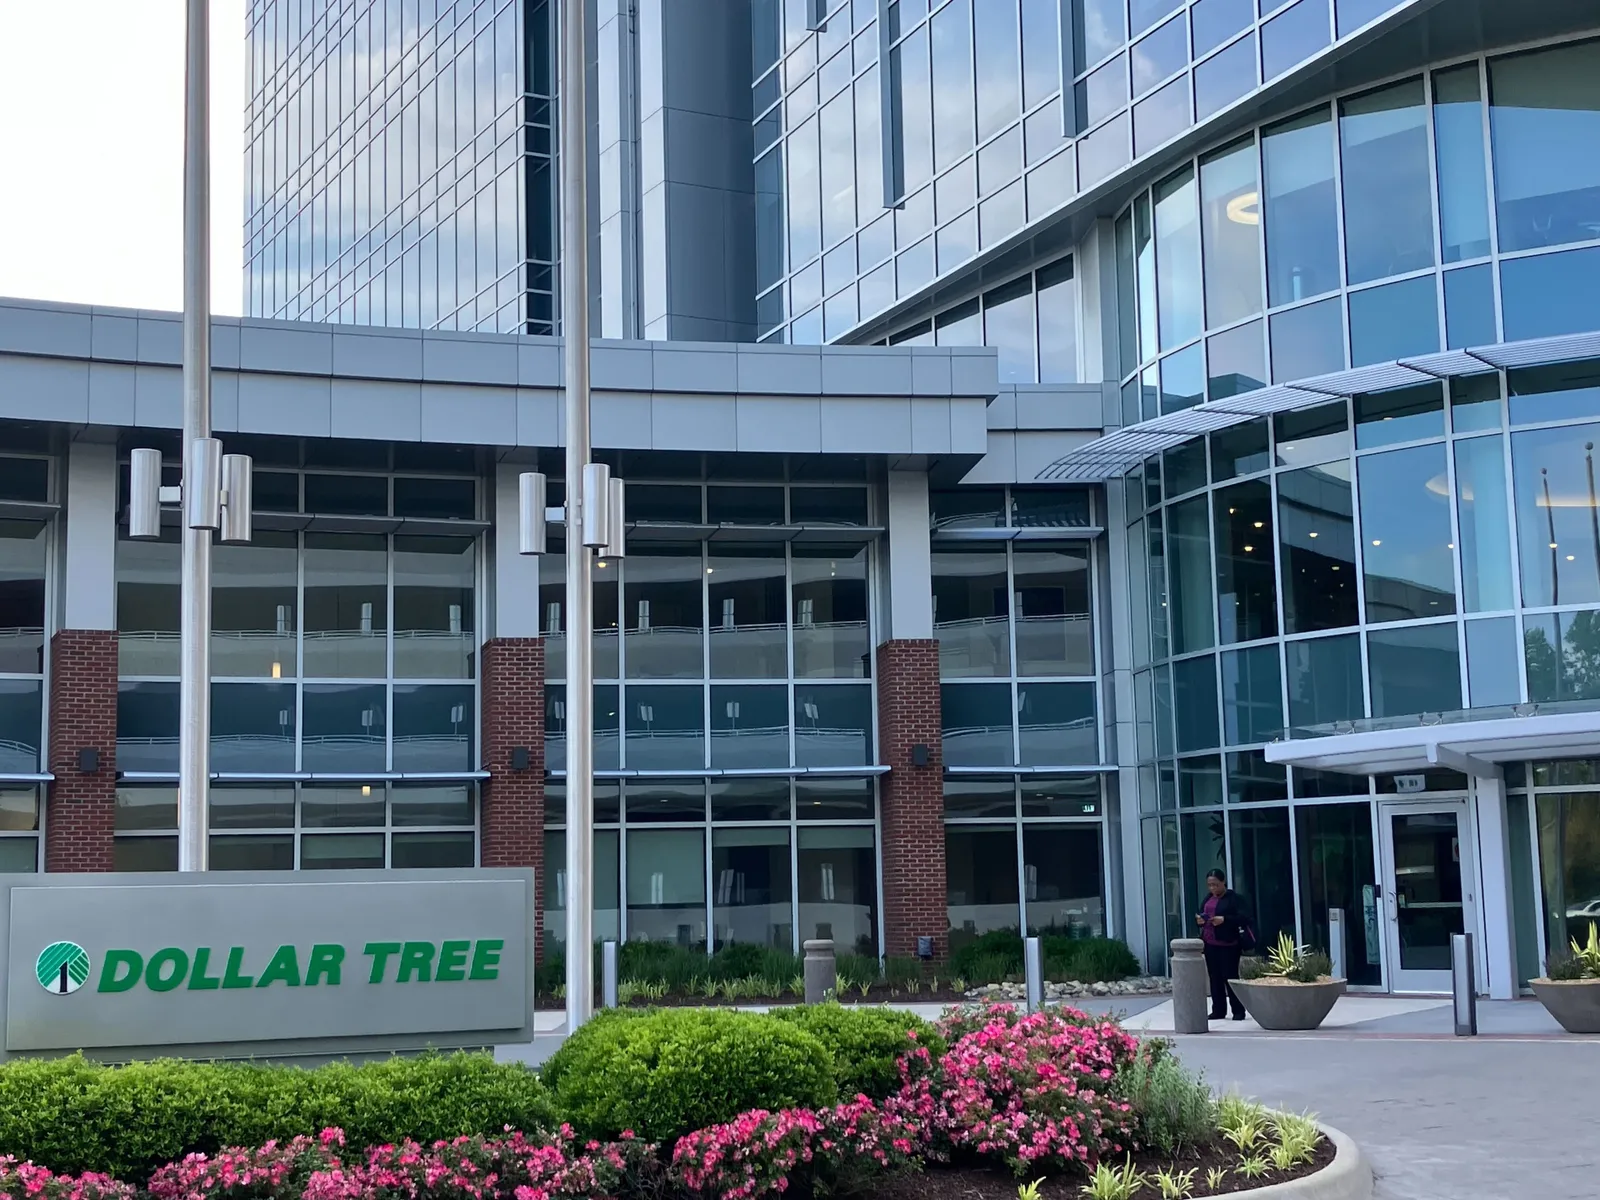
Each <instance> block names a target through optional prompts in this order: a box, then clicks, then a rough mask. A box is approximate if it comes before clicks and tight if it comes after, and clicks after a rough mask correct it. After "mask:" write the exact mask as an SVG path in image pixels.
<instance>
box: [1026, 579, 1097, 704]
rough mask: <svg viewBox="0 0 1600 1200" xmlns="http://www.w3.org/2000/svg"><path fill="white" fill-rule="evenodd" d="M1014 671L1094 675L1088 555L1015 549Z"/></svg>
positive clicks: (1038, 673)
mask: <svg viewBox="0 0 1600 1200" xmlns="http://www.w3.org/2000/svg"><path fill="white" fill-rule="evenodd" d="M1012 569H1013V572H1014V581H1015V582H1014V587H1015V592H1016V626H1017V630H1016V637H1017V674H1019V675H1093V674H1094V626H1093V618H1092V614H1091V611H1090V603H1089V556H1088V554H1087V552H1085V551H1082V550H1021V549H1019V550H1017V551H1016V555H1015V560H1014V562H1013V565H1012Z"/></svg>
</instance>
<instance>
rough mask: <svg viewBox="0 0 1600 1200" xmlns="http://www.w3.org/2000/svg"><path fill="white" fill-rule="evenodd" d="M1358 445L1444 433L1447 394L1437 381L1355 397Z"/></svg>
mask: <svg viewBox="0 0 1600 1200" xmlns="http://www.w3.org/2000/svg"><path fill="white" fill-rule="evenodd" d="M1352 403H1353V406H1354V409H1355V418H1356V449H1358V450H1370V449H1374V448H1376V447H1379V446H1392V445H1395V444H1396V443H1399V442H1417V441H1421V440H1423V439H1424V438H1436V437H1443V436H1444V396H1443V392H1442V390H1441V388H1440V387H1439V385H1438V384H1437V383H1429V384H1424V385H1423V386H1421V387H1414V388H1397V389H1395V390H1394V391H1392V392H1373V393H1371V394H1369V395H1361V396H1356V397H1353V401H1352Z"/></svg>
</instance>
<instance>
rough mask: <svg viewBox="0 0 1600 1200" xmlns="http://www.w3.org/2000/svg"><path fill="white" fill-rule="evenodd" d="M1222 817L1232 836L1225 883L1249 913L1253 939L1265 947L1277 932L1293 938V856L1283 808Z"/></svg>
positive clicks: (1269, 944)
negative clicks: (1229, 870)
mask: <svg viewBox="0 0 1600 1200" xmlns="http://www.w3.org/2000/svg"><path fill="white" fill-rule="evenodd" d="M1228 820H1229V823H1230V825H1231V826H1232V829H1231V832H1232V835H1233V875H1232V877H1231V879H1230V880H1229V883H1230V886H1232V888H1233V889H1234V891H1236V892H1238V893H1239V894H1240V895H1242V896H1243V897H1244V898H1245V902H1246V903H1247V904H1248V905H1249V906H1250V911H1251V912H1252V913H1253V914H1254V916H1255V933H1256V938H1257V941H1258V942H1259V944H1261V945H1263V946H1271V945H1273V944H1274V943H1276V942H1277V940H1278V936H1279V935H1280V934H1288V935H1289V937H1290V938H1293V937H1294V936H1295V923H1294V854H1293V851H1292V849H1291V847H1290V844H1289V810H1288V809H1287V808H1264V809H1262V808H1258V809H1255V810H1253V811H1246V812H1236V813H1233V814H1231V815H1230V816H1229V818H1228Z"/></svg>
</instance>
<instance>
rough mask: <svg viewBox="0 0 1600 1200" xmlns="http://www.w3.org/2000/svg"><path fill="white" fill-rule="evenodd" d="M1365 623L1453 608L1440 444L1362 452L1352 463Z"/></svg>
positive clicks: (1444, 472)
mask: <svg viewBox="0 0 1600 1200" xmlns="http://www.w3.org/2000/svg"><path fill="white" fill-rule="evenodd" d="M1357 486H1358V490H1359V492H1360V497H1361V539H1362V543H1363V545H1362V547H1361V552H1362V560H1363V571H1362V577H1363V580H1364V583H1365V589H1366V599H1367V620H1368V621H1371V622H1374V623H1376V622H1379V621H1404V620H1413V619H1418V618H1423V617H1442V616H1446V615H1448V614H1450V613H1453V612H1455V611H1456V602H1455V553H1454V551H1455V536H1454V534H1453V533H1452V532H1451V526H1450V487H1449V483H1448V475H1447V468H1446V466H1445V450H1444V447H1443V446H1442V445H1431V446H1413V447H1411V448H1409V449H1405V450H1391V451H1387V452H1385V453H1383V454H1373V455H1368V456H1366V457H1364V458H1362V459H1361V460H1360V465H1359V467H1358V468H1357Z"/></svg>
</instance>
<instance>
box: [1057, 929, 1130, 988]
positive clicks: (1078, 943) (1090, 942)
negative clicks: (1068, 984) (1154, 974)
mask: <svg viewBox="0 0 1600 1200" xmlns="http://www.w3.org/2000/svg"><path fill="white" fill-rule="evenodd" d="M1070 945H1071V951H1070V953H1071V960H1070V963H1069V969H1070V970H1071V971H1072V974H1071V975H1068V976H1066V978H1068V979H1076V980H1077V981H1078V982H1080V983H1102V982H1109V981H1111V980H1114V979H1127V978H1128V977H1129V976H1131V975H1137V974H1138V973H1139V960H1138V959H1137V958H1135V957H1134V956H1133V951H1132V950H1129V949H1128V944H1127V943H1126V942H1122V941H1119V940H1117V939H1116V938H1105V937H1089V938H1075V939H1073V940H1072V942H1071V943H1070ZM1052 978H1054V976H1052Z"/></svg>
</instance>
